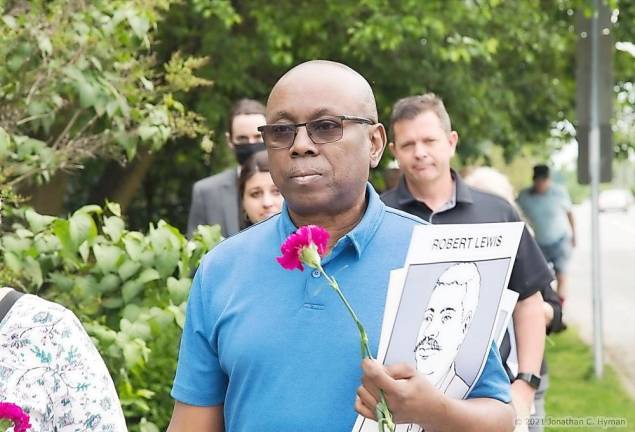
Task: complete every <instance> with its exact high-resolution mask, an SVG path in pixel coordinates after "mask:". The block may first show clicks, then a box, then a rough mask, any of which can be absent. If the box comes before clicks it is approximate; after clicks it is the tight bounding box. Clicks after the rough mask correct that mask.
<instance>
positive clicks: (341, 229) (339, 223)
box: [289, 197, 366, 251]
mask: <svg viewBox="0 0 635 432" xmlns="http://www.w3.org/2000/svg"><path fill="white" fill-rule="evenodd" d="M365 211H366V198H365V197H363V199H362V200H361V201H360V202H359V203H357V204H356V205H355V206H353V207H352V208H350V209H348V210H346V211H344V212H341V213H338V214H336V215H331V214H317V215H310V216H306V215H300V214H297V213H295V212H294V211H293V210H291V209H290V208H289V216H290V217H291V220H292V221H293V223H294V224H295V226H298V227H300V226H304V225H319V226H321V227H323V228H325V229H326V230H327V231H328V232H329V234H330V237H329V244H328V250H329V251H330V250H331V249H332V248H333V246H334V245H335V244H336V243H337V241H338V240H339V239H340V238H342V237H344V236H345V235H346V234H347V233H348V232H350V231H351V230H352V229H353V228H355V226H356V225H357V224H358V223H359V221H360V220H361V219H362V217H364V212H365Z"/></svg>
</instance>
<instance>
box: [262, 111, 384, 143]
mask: <svg viewBox="0 0 635 432" xmlns="http://www.w3.org/2000/svg"><path fill="white" fill-rule="evenodd" d="M329 118H338V119H340V120H341V121H342V128H341V129H342V134H341V135H340V137H339V138H337V139H335V140H333V141H325V142H319V143H316V142H315V141H314V140H313V137H311V134H310V133H309V131H308V130H307V135H308V136H309V139H310V140H311V142H312V143H313V144H315V145H321V144H330V143H334V142H337V141H339V140H341V139H342V138H343V137H344V123H343V122H344V120H347V121H352V122H355V123H360V124H367V125H371V126H372V125H376V124H377V122H376V121H374V120H371V119H368V118H365V117H358V116H350V115H327V116H324V117H320V118H317V119H315V120H309V121H308V122H304V123H295V124H294V123H277V124H275V123H274V124H266V125H263V126H259V127H258V132H260V133H261V134H262V139H263V141H264V143H265V146H267V147H268V148H270V149H272V150H287V149H290V148H291V147H293V144H294V143H295V139H296V137H297V136H298V130H299V128H300V127H302V126H304V127H305V128H306V125H307V124H309V123H313V122H316V121H320V120H328V119H329ZM272 126H293V127H294V129H295V132H294V134H293V139H292V140H291V141H290V144H289V145H288V146H287V147H271V146H269V145H267V136H266V133H265V130H266V128H268V127H272Z"/></svg>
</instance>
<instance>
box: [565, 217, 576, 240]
mask: <svg viewBox="0 0 635 432" xmlns="http://www.w3.org/2000/svg"><path fill="white" fill-rule="evenodd" d="M567 219H569V225H570V226H571V237H573V238H574V239H575V218H574V217H573V212H572V211H568V212H567Z"/></svg>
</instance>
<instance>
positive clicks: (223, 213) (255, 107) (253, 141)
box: [187, 99, 265, 237]
mask: <svg viewBox="0 0 635 432" xmlns="http://www.w3.org/2000/svg"><path fill="white" fill-rule="evenodd" d="M264 124H265V107H264V105H263V104H262V103H260V102H258V101H256V100H253V99H241V100H239V101H238V102H236V103H235V104H234V106H233V107H232V109H231V112H230V115H229V121H228V125H227V130H228V132H227V133H226V135H225V137H226V140H227V145H228V146H229V148H230V149H232V151H233V152H234V154H235V156H236V161H237V162H238V167H231V168H228V169H226V170H225V171H223V172H221V173H219V174H216V175H213V176H210V177H206V178H204V179H202V180H199V181H197V182H196V183H194V187H193V188H192V204H191V207H190V213H189V215H188V220H187V234H188V237H190V236H191V235H192V233H193V232H194V230H195V229H196V227H197V226H199V225H215V224H218V225H220V227H221V233H222V234H223V236H225V237H229V236H231V235H234V234H236V233H237V232H238V231H239V230H240V221H241V217H240V214H239V209H240V203H239V199H238V177H239V176H240V165H242V164H243V163H245V162H246V161H247V159H249V157H250V156H251V155H253V154H254V153H256V152H258V151H261V150H264V149H265V145H264V143H263V142H262V136H261V135H260V132H258V127H259V126H262V125H264Z"/></svg>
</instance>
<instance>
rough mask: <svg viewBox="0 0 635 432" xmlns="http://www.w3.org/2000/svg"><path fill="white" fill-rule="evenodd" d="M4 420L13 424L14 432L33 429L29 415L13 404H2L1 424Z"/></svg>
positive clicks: (0, 412) (0, 406)
mask: <svg viewBox="0 0 635 432" xmlns="http://www.w3.org/2000/svg"><path fill="white" fill-rule="evenodd" d="M2 420H9V421H11V422H13V430H14V432H26V431H27V430H28V429H30V428H31V425H30V424H29V415H28V414H27V413H25V412H24V411H23V410H22V408H20V407H19V406H17V405H16V404H13V403H9V402H0V423H2Z"/></svg>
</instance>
